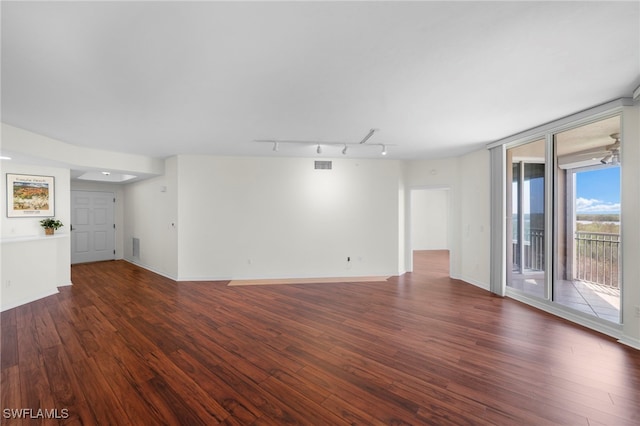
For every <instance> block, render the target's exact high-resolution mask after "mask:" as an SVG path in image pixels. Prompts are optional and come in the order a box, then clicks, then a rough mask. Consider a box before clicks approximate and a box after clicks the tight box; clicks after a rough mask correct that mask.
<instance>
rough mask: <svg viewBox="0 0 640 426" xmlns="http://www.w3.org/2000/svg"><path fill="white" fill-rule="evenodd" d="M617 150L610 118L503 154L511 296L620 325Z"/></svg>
mask: <svg viewBox="0 0 640 426" xmlns="http://www.w3.org/2000/svg"><path fill="white" fill-rule="evenodd" d="M621 148H622V147H621V140H620V117H619V116H618V115H615V116H611V117H608V118H605V119H601V120H599V121H595V122H590V123H588V124H585V125H581V126H576V127H573V128H570V129H567V130H563V131H560V132H556V133H549V134H546V135H544V137H543V138H539V139H536V140H534V141H531V142H528V143H523V144H518V145H517V146H513V147H511V148H508V149H507V150H506V178H507V179H506V185H505V192H506V206H505V207H506V208H505V210H506V222H507V223H506V228H505V236H506V244H505V247H506V285H507V288H508V289H510V291H513V292H516V293H518V294H523V295H526V296H527V297H534V298H536V299H539V300H541V301H546V302H552V303H554V304H556V305H558V306H562V307H563V308H566V309H569V310H572V311H574V312H577V313H579V314H580V315H589V316H592V317H596V318H599V319H601V320H603V321H609V322H614V323H619V322H620V306H621V288H622V283H621V278H620V277H621V274H620V266H621V265H620V258H621V255H620V253H621V244H622V241H621V234H620V210H621V199H620V154H621ZM546 302H545V303H546Z"/></svg>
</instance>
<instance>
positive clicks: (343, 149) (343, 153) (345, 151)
mask: <svg viewBox="0 0 640 426" xmlns="http://www.w3.org/2000/svg"><path fill="white" fill-rule="evenodd" d="M342 155H347V144H345V145H344V148H342Z"/></svg>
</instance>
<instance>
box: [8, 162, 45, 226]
mask: <svg viewBox="0 0 640 426" xmlns="http://www.w3.org/2000/svg"><path fill="white" fill-rule="evenodd" d="M53 216H55V178H54V177H53V176H39V175H24V174H15V173H7V217H12V218H17V217H53Z"/></svg>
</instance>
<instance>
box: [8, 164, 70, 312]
mask: <svg viewBox="0 0 640 426" xmlns="http://www.w3.org/2000/svg"><path fill="white" fill-rule="evenodd" d="M7 173H17V174H28V175H42V176H53V177H54V190H55V217H56V218H57V219H59V220H61V221H62V223H63V224H64V225H65V226H64V227H62V228H60V229H59V230H57V231H56V235H55V236H54V237H46V236H45V235H44V229H43V228H42V227H41V226H40V220H41V218H35V217H24V218H8V217H7V188H6V182H7V177H6V175H7ZM69 180H70V177H69V170H68V169H62V168H56V167H43V166H32V165H24V164H16V163H14V162H12V161H2V184H1V185H0V186H1V187H2V189H1V190H0V209H1V219H0V229H1V235H2V245H1V247H2V248H1V249H0V258H1V264H2V269H1V271H0V276H1V278H0V283H1V291H0V309H1V310H3V311H4V310H7V309H10V308H13V307H16V306H19V305H22V304H24V303H28V302H32V301H34V300H37V299H40V298H42V297H45V296H49V295H51V294H55V293H57V292H58V287H59V286H65V285H69V284H71V269H70V262H71V254H70V252H71V246H70V239H69V223H70V222H69V221H70V220H71V219H70V218H71V210H70V190H69Z"/></svg>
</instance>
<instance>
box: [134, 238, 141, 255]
mask: <svg viewBox="0 0 640 426" xmlns="http://www.w3.org/2000/svg"><path fill="white" fill-rule="evenodd" d="M133 258H134V259H138V260H140V238H134V239H133Z"/></svg>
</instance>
